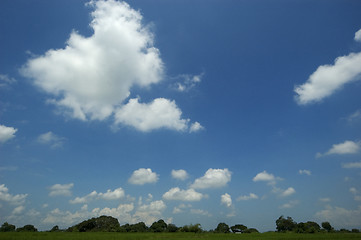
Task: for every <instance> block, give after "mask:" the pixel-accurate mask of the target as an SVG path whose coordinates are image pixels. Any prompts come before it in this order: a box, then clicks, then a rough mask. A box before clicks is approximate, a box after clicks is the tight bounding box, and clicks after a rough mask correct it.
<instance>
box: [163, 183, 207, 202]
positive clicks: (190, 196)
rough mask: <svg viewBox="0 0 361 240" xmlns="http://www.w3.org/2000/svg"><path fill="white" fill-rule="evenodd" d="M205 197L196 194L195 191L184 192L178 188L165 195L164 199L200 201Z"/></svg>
mask: <svg viewBox="0 0 361 240" xmlns="http://www.w3.org/2000/svg"><path fill="white" fill-rule="evenodd" d="M204 197H205V195H203V194H202V193H199V192H196V191H195V190H194V189H192V188H191V189H188V190H182V189H180V188H178V187H175V188H171V189H169V191H168V192H166V193H164V194H163V199H165V200H178V201H188V202H194V201H200V200H202V198H204Z"/></svg>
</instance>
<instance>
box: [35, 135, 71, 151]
mask: <svg viewBox="0 0 361 240" xmlns="http://www.w3.org/2000/svg"><path fill="white" fill-rule="evenodd" d="M64 140H65V139H64V138H63V137H59V136H57V135H55V134H54V133H53V132H51V131H49V132H46V133H43V134H40V135H39V137H38V142H39V143H41V144H46V145H50V146H51V148H59V147H62V146H63V144H64Z"/></svg>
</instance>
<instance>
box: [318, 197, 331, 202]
mask: <svg viewBox="0 0 361 240" xmlns="http://www.w3.org/2000/svg"><path fill="white" fill-rule="evenodd" d="M319 200H320V201H321V202H331V199H330V198H320V199H319Z"/></svg>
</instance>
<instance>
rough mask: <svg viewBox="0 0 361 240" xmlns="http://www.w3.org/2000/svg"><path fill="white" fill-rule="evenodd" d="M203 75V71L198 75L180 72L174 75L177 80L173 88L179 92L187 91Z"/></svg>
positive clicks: (200, 79)
mask: <svg viewBox="0 0 361 240" xmlns="http://www.w3.org/2000/svg"><path fill="white" fill-rule="evenodd" d="M203 75H204V73H201V74H199V75H189V74H181V75H179V76H177V77H175V79H176V80H177V82H176V83H175V85H174V88H175V89H176V90H177V91H179V92H187V91H189V90H190V89H192V88H194V87H195V86H196V85H197V84H199V83H200V82H201V81H202V78H203Z"/></svg>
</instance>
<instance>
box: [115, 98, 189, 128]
mask: <svg viewBox="0 0 361 240" xmlns="http://www.w3.org/2000/svg"><path fill="white" fill-rule="evenodd" d="M181 115H182V111H181V110H180V109H179V108H178V107H177V105H176V103H175V102H174V101H170V100H168V99H165V98H157V99H154V100H153V101H152V102H151V103H139V99H138V98H134V99H130V100H129V102H128V103H127V104H125V105H123V106H122V107H121V108H119V109H117V110H116V113H115V123H116V124H119V123H122V124H124V125H128V126H132V127H134V128H136V129H138V130H140V131H143V132H148V131H151V130H154V129H159V128H167V129H172V130H177V131H185V130H187V129H188V122H189V119H182V118H181Z"/></svg>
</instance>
